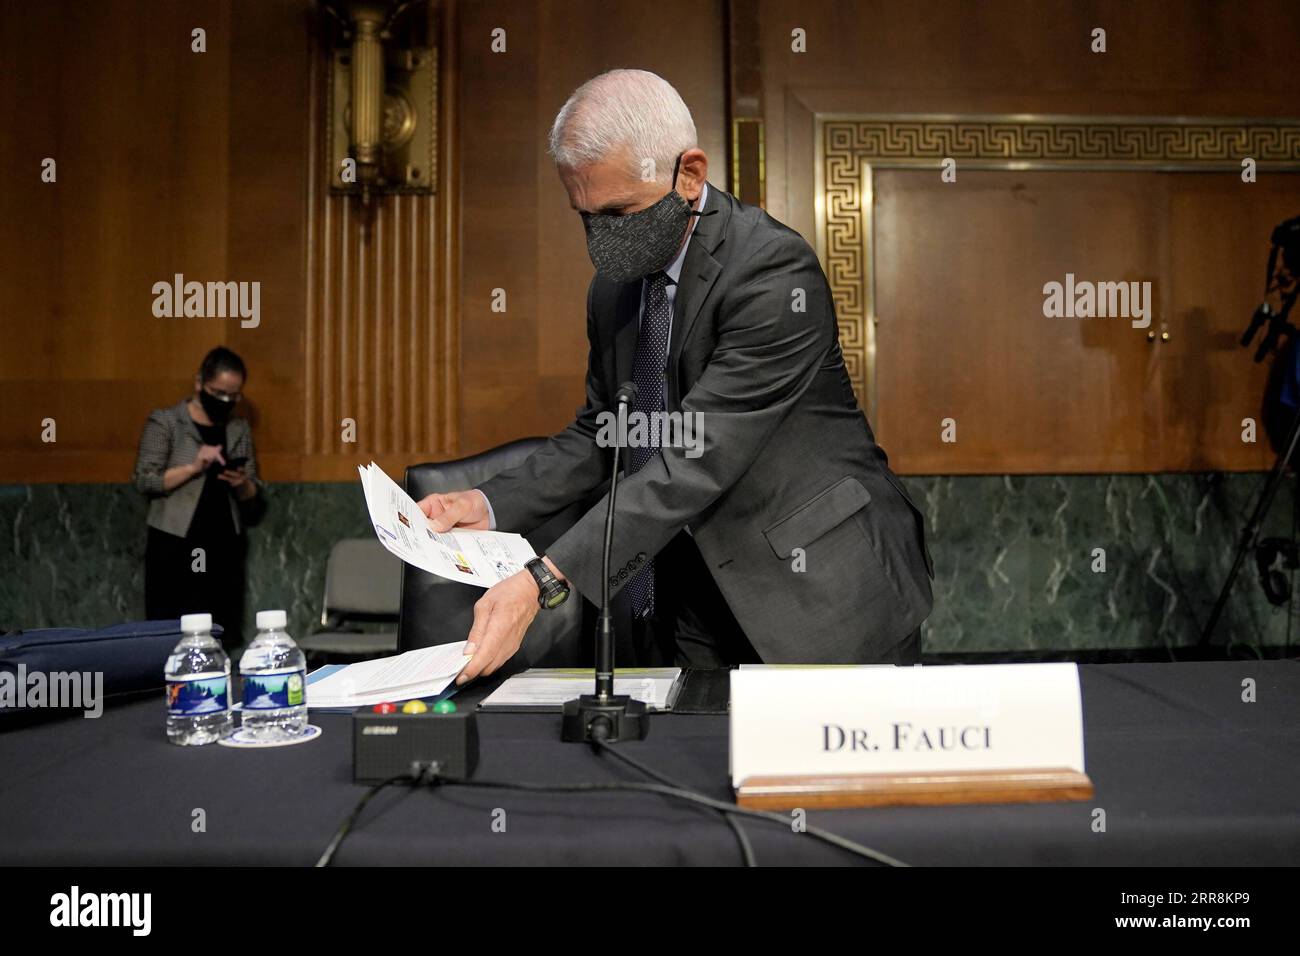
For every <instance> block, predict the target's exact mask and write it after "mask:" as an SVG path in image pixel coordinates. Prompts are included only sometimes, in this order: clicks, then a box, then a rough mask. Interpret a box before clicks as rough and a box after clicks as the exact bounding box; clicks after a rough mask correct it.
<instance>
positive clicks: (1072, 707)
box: [731, 664, 1086, 790]
mask: <svg viewBox="0 0 1300 956" xmlns="http://www.w3.org/2000/svg"><path fill="white" fill-rule="evenodd" d="M1083 770H1084V767H1083V706H1082V701H1081V697H1080V693H1079V670H1078V667H1077V666H1076V665H1074V664H987V665H957V666H935V667H790V668H787V667H763V668H753V669H750V668H745V669H741V670H736V671H732V673H731V781H732V785H733V786H734V787H735V788H737V789H738V790H739V789H741V787H742V784H744V783H745V781H747V780H750V781H754V780H756V779H764V780H770V779H772V778H801V777H815V778H821V779H838V778H846V777H854V776H856V775H862V774H891V775H896V776H898V775H902V776H907V775H911V776H913V777H917V776H918V775H925V774H931V775H944V774H947V775H949V776H950V777H953V778H958V777H960V776H961V775H962V774H963V773H965V772H974V773H975V774H984V775H985V776H987V775H988V774H989V773H991V772H998V771H1014V772H1018V773H1022V774H1023V773H1029V774H1031V775H1032V774H1033V772H1035V771H1073V772H1075V773H1077V775H1079V777H1080V778H1082V775H1083ZM1083 779H1086V778H1083Z"/></svg>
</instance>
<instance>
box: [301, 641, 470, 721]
mask: <svg viewBox="0 0 1300 956" xmlns="http://www.w3.org/2000/svg"><path fill="white" fill-rule="evenodd" d="M467 663H469V658H468V657H466V656H465V642H464V641H460V642H459V643H456V644H439V645H438V646H437V647H421V648H419V649H418V650H414V651H407V652H406V653H405V654H397V655H395V656H393V657H380V658H376V659H375V660H373V661H361V662H360V663H358V664H349V665H348V666H347V667H344V668H342V669H340V670H338V671H336V672H335V673H332V674H330V675H329V676H328V677H323V678H321V679H320V680H317V681H313V682H309V683H308V685H307V706H308V707H309V708H334V707H369V706H373V705H375V704H382V703H383V702H384V701H399V700H414V699H416V698H418V697H437V696H438V695H439V694H441V693H442V692H443V691H444V690H446V689H447V685H448V684H450V683H451V682H452V681H453V680H454V679H455V677H456V675H457V674H459V673H460V672H461V669H462V668H464V666H465V665H466V664H467Z"/></svg>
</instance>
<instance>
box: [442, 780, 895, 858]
mask: <svg viewBox="0 0 1300 956" xmlns="http://www.w3.org/2000/svg"><path fill="white" fill-rule="evenodd" d="M433 783H434V785H435V786H447V785H452V786H459V787H471V788H474V787H477V788H479V789H483V790H519V791H522V792H524V793H601V792H610V791H619V790H622V791H630V792H634V793H657V794H659V795H660V796H665V797H674V798H676V799H678V800H683V801H685V802H687V803H693V804H696V805H698V806H702V807H709V808H711V809H713V810H720V811H726V812H728V813H734V814H736V815H737V816H742V817H750V818H752V819H755V820H766V821H767V822H769V823H776V824H777V825H779V826H780V827H781V828H782V829H789V827H790V818H789V817H786V816H782V815H781V814H779V813H775V812H773V811H770V810H750V809H748V808H746V807H737V806H735V805H733V804H730V803H724V802H723V801H721V800H714V799H713V798H712V797H706V796H704V795H703V794H700V793H694V792H692V791H690V790H678V789H676V788H675V787H666V786H663V785H662V784H658V783H570V784H562V783H510V782H509V781H505V780H463V779H459V778H456V777H444V776H442V775H441V774H439V775H437V776H436V778H435V779H434V781H433ZM804 832H805V833H806V834H808V836H811V837H815V838H816V839H818V840H821V841H822V842H824V843H828V844H830V845H831V846H834V847H839V848H840V849H841V850H845V851H846V852H848V853H852V854H853V855H854V856H860V857H862V858H864V859H867V860H871V861H872V862H874V863H883V864H885V865H886V866H899V867H905V866H907V865H908V864H906V863H904V862H903V861H902V860H896V859H894V858H893V857H892V856H889V855H888V854H885V853H881V852H880V851H879V850H873V849H871V848H870V847H867V846H863V845H862V844H860V843H854V842H853V841H852V840H846V839H845V838H844V837H842V836H839V835H837V834H834V833H831V832H830V831H829V830H823V829H822V828H821V827H814V826H809V827H808V829H807V830H805V831H804Z"/></svg>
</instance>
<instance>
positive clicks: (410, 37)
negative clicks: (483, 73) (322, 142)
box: [320, 0, 438, 206]
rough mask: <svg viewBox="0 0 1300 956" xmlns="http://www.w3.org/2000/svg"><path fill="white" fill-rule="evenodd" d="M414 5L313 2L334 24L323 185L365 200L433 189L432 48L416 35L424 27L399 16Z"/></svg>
mask: <svg viewBox="0 0 1300 956" xmlns="http://www.w3.org/2000/svg"><path fill="white" fill-rule="evenodd" d="M413 5H415V0H407V2H405V3H396V2H385V0H320V6H321V8H322V9H323V10H324V11H325V12H326V13H327V14H329V15H330V16H331V17H332V18H333V19H334V20H336V21H337V23H338V24H339V25H340V29H339V30H338V32H337V40H338V42H337V43H336V45H335V46H334V49H333V51H332V54H331V58H330V82H329V87H328V89H329V96H328V103H327V107H326V108H327V110H328V113H329V122H328V125H327V129H328V130H329V143H328V155H329V157H330V166H329V170H328V172H329V187H330V190H331V191H332V192H335V193H343V194H348V195H358V196H360V197H361V200H362V203H363V204H365V205H367V206H368V205H369V204H370V197H371V196H372V195H373V194H375V193H379V194H386V193H432V192H433V191H434V183H435V181H436V175H437V168H436V159H437V126H438V124H437V95H438V51H437V50H436V49H435V48H433V47H432V46H429V45H422V44H420V43H419V42H418V41H417V39H416V37H417V36H419V35H420V34H421V33H427V30H422V29H421V25H420V24H418V23H412V22H411V21H413V20H416V19H417V18H416V17H415V16H410V17H408V16H405V15H406V14H407V12H408V10H409V9H410V8H411V7H412V6H413ZM421 6H424V4H421ZM399 21H400V22H399Z"/></svg>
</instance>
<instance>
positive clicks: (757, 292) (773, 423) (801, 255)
mask: <svg viewBox="0 0 1300 956" xmlns="http://www.w3.org/2000/svg"><path fill="white" fill-rule="evenodd" d="M715 210H716V214H714V215H705V216H703V217H701V218H700V220H699V221H698V223H697V224H696V227H695V232H694V234H693V236H692V237H691V242H690V245H689V246H688V248H687V252H686V259H685V261H684V263H683V267H682V272H681V277H680V282H679V286H678V290H677V295H676V300H675V303H674V314H673V323H672V341H671V343H670V346H669V361H668V368H667V386H668V388H667V406H668V410H669V411H681V412H693V413H697V414H699V415H701V416H702V422H703V437H704V446H703V447H704V450H703V454H702V455H700V456H699V457H696V458H689V457H687V456H686V454H685V452H686V449H684V448H665V449H664V452H663V456H662V461H659V460H655V461H652V462H651V463H650V464H648V465H647V466H646V467H644V468H642V469H641V470H640V471H638V472H637V473H636V474H634V475H631V476H630V477H628V478H626V479H625V480H623V481H620V483H619V489H618V499H617V508H616V513H617V518H616V525H615V531H614V544H613V554H612V559H611V568H612V577H611V579H610V586H611V592H616V591H617V590H618V589H620V588H621V587H623V586H624V585H625V584H626V583H627V581H628V580H629V579H630V577H631V576H632V574H633V573H634V572H635V571H636V570H637V569H638V568H639V567H640V566H641V565H642V564H643V563H644V562H645V561H646V560H647V559H649V558H650V557H653V556H654V555H655V554H656V553H658V551H659V550H660V549H661V548H662V547H663V546H664V545H665V544H667V543H668V541H669V540H671V539H672V538H673V536H674V535H676V534H677V533H678V532H680V531H681V530H682V529H683V528H686V527H688V526H689V529H690V532H691V534H692V535H693V536H694V539H695V543H696V545H697V546H698V547H699V549H700V553H701V555H703V557H704V561H705V563H706V564H707V566H708V567H709V569H710V571H711V572H712V574H713V577H714V579H715V581H716V582H717V585H718V588H719V589H720V590H721V592H722V594H723V596H724V597H725V598H726V600H727V604H728V605H729V606H730V608H731V611H732V613H733V614H734V615H735V617H736V620H737V621H738V622H739V623H740V626H741V627H742V628H743V629H744V631H745V634H746V636H747V637H748V638H749V640H750V642H751V643H752V644H753V645H754V648H755V649H756V650H757V651H758V652H759V654H760V655H761V656H762V658H763V660H764V661H765V662H768V663H782V662H796V663H798V662H803V663H858V662H860V663H870V662H873V661H877V660H883V659H885V658H886V657H887V655H888V652H889V651H890V650H891V649H892V648H893V647H894V646H895V645H896V644H897V643H898V642H899V641H901V640H902V639H904V638H905V637H907V636H908V635H909V634H910V633H911V632H912V631H913V630H915V629H916V628H917V627H918V626H919V625H920V624H921V622H922V621H923V620H924V619H925V617H926V615H927V614H928V613H929V610H930V606H931V600H932V599H931V591H930V578H931V577H932V576H933V567H932V565H931V562H930V557H929V553H928V551H927V550H926V546H925V538H924V519H923V517H922V514H921V512H920V511H919V510H918V509H917V508H916V506H915V505H913V504H912V502H911V500H910V499H909V498H908V496H907V494H906V492H905V491H904V490H903V488H902V486H901V485H900V484H899V481H898V479H897V478H896V477H895V476H894V474H893V473H892V472H891V471H890V470H889V467H888V465H887V464H886V458H885V453H884V452H883V451H882V450H881V449H880V447H879V446H878V445H876V443H875V440H874V438H873V436H872V433H871V428H870V426H869V425H868V424H867V420H866V417H865V416H864V415H863V413H862V411H861V409H859V407H858V403H857V399H856V397H855V396H854V393H853V386H852V383H851V382H850V381H849V376H848V373H847V371H846V369H845V367H844V359H843V356H842V354H841V352H840V347H839V335H838V329H837V326H836V321H835V308H834V304H833V303H832V301H831V291H830V287H829V285H828V284H827V282H826V277H825V275H824V274H823V273H822V270H821V266H820V264H819V263H818V261H817V257H816V255H815V253H814V252H813V250H812V249H811V248H809V246H808V244H807V243H806V242H805V241H804V240H803V238H802V237H801V236H800V235H799V234H798V233H796V232H794V231H793V230H791V229H789V228H787V227H786V226H783V225H782V224H781V223H779V222H777V221H776V220H774V219H772V218H771V217H770V216H768V215H767V214H766V213H765V212H763V211H762V210H761V209H757V208H755V207H752V206H746V205H744V204H743V203H741V202H739V201H738V200H736V199H735V198H733V197H732V196H730V195H728V194H727V193H725V192H723V191H722V190H720V189H717V188H716V187H714V186H713V185H712V184H710V185H709V192H708V197H707V200H706V208H705V210H704V211H705V212H706V213H713V212H714V211H715ZM800 290H801V291H800ZM640 296H641V281H640V280H637V281H634V282H629V283H615V282H610V281H608V280H606V279H603V278H601V277H600V276H599V275H597V276H596V277H595V278H594V279H593V280H592V283H591V288H590V290H589V291H588V295H587V338H588V340H589V341H590V343H591V350H590V353H589V358H588V369H587V401H586V404H585V405H584V407H583V408H581V409H579V411H578V415H577V418H576V420H575V421H574V422H573V424H571V425H569V427H568V428H566V429H565V430H564V431H562V432H560V433H559V434H558V435H556V436H554V437H553V438H551V439H550V440H549V441H548V442H547V444H546V445H545V446H544V447H542V448H541V449H540V450H538V451H537V452H536V453H534V454H533V455H532V456H531V457H530V458H529V459H528V460H527V461H526V462H524V463H523V464H522V465H520V466H519V467H518V468H514V469H512V470H510V471H508V472H505V473H503V474H501V475H498V476H497V477H495V478H493V479H491V480H489V481H488V482H486V483H485V484H483V485H481V486H480V489H481V490H482V491H483V493H484V494H485V495H486V496H487V498H488V501H489V502H491V504H492V509H493V512H494V514H495V517H496V522H497V527H498V528H500V529H502V530H505V531H517V532H521V533H528V532H529V531H530V530H531V529H533V528H535V527H537V526H538V525H539V524H541V523H542V522H543V521H544V520H545V519H546V518H548V517H549V516H551V515H553V514H555V513H556V512H558V511H560V510H561V509H562V508H564V507H565V506H566V505H569V504H571V503H572V502H574V501H577V500H580V499H582V498H584V497H585V496H587V495H589V494H590V493H592V492H595V491H597V490H598V489H599V488H600V487H601V486H602V484H604V483H606V482H608V480H609V468H610V464H611V451H610V449H609V448H605V447H600V446H599V445H598V444H597V441H596V435H597V432H598V431H599V423H598V421H597V416H598V415H599V414H600V413H601V412H602V411H605V410H607V409H608V408H609V404H610V402H611V400H612V398H613V396H614V394H615V392H616V391H617V390H618V387H619V384H620V383H622V382H626V381H629V380H630V379H631V378H632V358H633V353H634V351H635V347H636V337H637V325H638V311H639V306H640ZM604 517H605V501H604V499H603V498H602V500H601V501H600V503H599V504H597V505H596V507H594V508H592V509H591V510H590V511H589V512H587V513H586V515H584V516H583V517H582V518H581V519H580V520H579V521H578V523H577V524H576V525H574V526H573V528H572V529H570V530H569V531H568V532H567V533H565V534H564V535H563V536H562V537H561V538H560V539H559V540H558V541H556V542H555V544H554V545H553V546H552V547H551V548H549V549H548V551H547V554H548V555H549V556H550V558H551V560H552V561H554V562H555V565H556V567H558V568H559V569H560V570H561V571H562V572H563V573H564V575H565V576H566V577H567V578H568V579H569V581H570V582H571V583H572V585H573V586H574V587H576V588H577V589H578V591H580V592H581V593H582V595H583V596H584V597H586V598H588V599H589V600H591V601H593V602H596V603H599V600H600V581H601V566H600V563H601V545H602V540H603V537H604ZM543 613H545V612H543Z"/></svg>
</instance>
